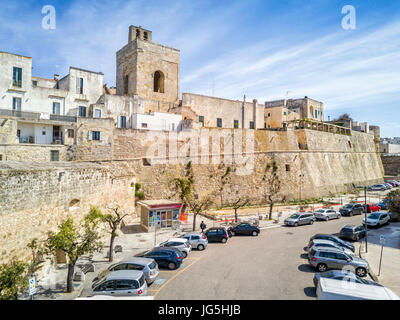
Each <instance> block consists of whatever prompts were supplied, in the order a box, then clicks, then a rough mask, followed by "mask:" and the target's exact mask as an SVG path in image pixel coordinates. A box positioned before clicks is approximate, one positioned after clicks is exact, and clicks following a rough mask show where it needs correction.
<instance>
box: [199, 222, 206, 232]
mask: <svg viewBox="0 0 400 320" xmlns="http://www.w3.org/2000/svg"><path fill="white" fill-rule="evenodd" d="M205 228H207V226H206V224H205V223H204V221H201V223H200V229H201V232H202V233H204V229H205Z"/></svg>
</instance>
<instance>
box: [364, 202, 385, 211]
mask: <svg viewBox="0 0 400 320" xmlns="http://www.w3.org/2000/svg"><path fill="white" fill-rule="evenodd" d="M363 207H364V208H367V213H371V212H377V211H380V210H381V207H379V206H375V205H373V204H369V203H367V204H364V206H363ZM364 212H365V211H364Z"/></svg>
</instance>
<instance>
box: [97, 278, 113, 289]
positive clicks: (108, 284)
mask: <svg viewBox="0 0 400 320" xmlns="http://www.w3.org/2000/svg"><path fill="white" fill-rule="evenodd" d="M112 290H115V281H114V280H111V281H107V282H104V283H103V284H101V285H99V286H98V287H97V288H96V289H95V291H112Z"/></svg>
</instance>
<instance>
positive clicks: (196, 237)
mask: <svg viewBox="0 0 400 320" xmlns="http://www.w3.org/2000/svg"><path fill="white" fill-rule="evenodd" d="M182 238H184V239H186V240H188V241H189V243H190V245H191V246H192V248H193V249H197V250H200V251H201V250H204V249H205V248H207V245H208V240H207V237H206V236H205V235H204V234H202V233H198V232H189V233H186V234H184V235H183V236H182Z"/></svg>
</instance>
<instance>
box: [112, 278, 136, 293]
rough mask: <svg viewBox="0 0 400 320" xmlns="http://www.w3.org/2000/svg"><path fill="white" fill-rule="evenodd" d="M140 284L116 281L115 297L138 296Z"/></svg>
mask: <svg viewBox="0 0 400 320" xmlns="http://www.w3.org/2000/svg"><path fill="white" fill-rule="evenodd" d="M137 288H138V283H137V281H135V280H116V281H115V295H116V296H131V295H136V293H137V290H136V289H137Z"/></svg>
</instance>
